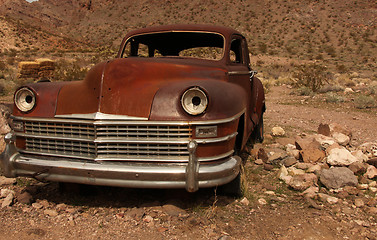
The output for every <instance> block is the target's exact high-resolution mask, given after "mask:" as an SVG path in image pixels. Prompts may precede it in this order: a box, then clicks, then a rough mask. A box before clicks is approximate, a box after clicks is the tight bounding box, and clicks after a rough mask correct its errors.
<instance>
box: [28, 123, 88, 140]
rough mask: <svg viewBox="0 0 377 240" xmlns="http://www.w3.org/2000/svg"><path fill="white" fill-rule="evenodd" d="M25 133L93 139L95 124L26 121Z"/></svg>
mask: <svg viewBox="0 0 377 240" xmlns="http://www.w3.org/2000/svg"><path fill="white" fill-rule="evenodd" d="M25 133H27V134H31V135H37V136H38V135H39V136H51V137H71V138H78V139H82V138H83V139H93V138H94V136H95V130H94V125H89V124H80V123H53V122H34V121H33V122H32V121H30V122H25Z"/></svg>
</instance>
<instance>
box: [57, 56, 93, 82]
mask: <svg viewBox="0 0 377 240" xmlns="http://www.w3.org/2000/svg"><path fill="white" fill-rule="evenodd" d="M87 72H88V68H86V67H82V66H80V64H79V63H78V61H74V62H68V61H66V60H60V61H58V62H57V63H56V68H55V74H54V79H55V80H59V81H76V80H83V79H84V78H85V76H86V74H87Z"/></svg>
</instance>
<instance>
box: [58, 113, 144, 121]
mask: <svg viewBox="0 0 377 240" xmlns="http://www.w3.org/2000/svg"><path fill="white" fill-rule="evenodd" d="M55 117H56V118H77V119H90V120H148V118H145V117H133V116H127V115H115V114H107V113H101V112H95V113H88V114H62V115H55Z"/></svg>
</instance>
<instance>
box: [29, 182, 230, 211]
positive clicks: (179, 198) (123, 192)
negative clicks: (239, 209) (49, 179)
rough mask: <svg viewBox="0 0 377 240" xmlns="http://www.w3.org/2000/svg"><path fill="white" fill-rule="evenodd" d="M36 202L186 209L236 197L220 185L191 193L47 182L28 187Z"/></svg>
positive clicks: (227, 201) (208, 205)
mask: <svg viewBox="0 0 377 240" xmlns="http://www.w3.org/2000/svg"><path fill="white" fill-rule="evenodd" d="M28 189H29V192H30V193H31V194H32V196H33V199H34V200H35V201H38V200H47V201H48V202H50V203H54V204H61V203H64V204H66V205H71V206H81V207H107V208H108V207H110V208H139V207H158V206H163V205H165V204H173V205H175V206H177V207H179V208H183V209H194V208H196V207H198V206H200V207H204V208H206V207H210V206H212V205H213V204H216V205H217V206H226V205H227V204H229V203H231V202H233V201H234V197H230V196H225V195H220V194H218V193H217V189H216V188H205V189H199V191H197V192H195V193H189V192H187V191H185V190H184V189H133V188H120V187H106V186H92V185H84V184H71V183H45V184H38V185H34V186H29V187H28Z"/></svg>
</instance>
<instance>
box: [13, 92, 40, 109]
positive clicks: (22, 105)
mask: <svg viewBox="0 0 377 240" xmlns="http://www.w3.org/2000/svg"><path fill="white" fill-rule="evenodd" d="M14 103H15V104H16V106H17V108H18V109H19V110H20V111H21V112H28V111H30V110H32V109H33V107H34V106H35V94H34V92H33V91H31V90H30V89H29V88H26V87H23V88H21V89H19V90H18V91H17V92H16V94H15V95H14Z"/></svg>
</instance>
